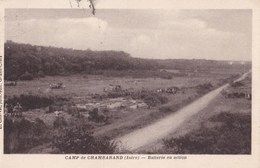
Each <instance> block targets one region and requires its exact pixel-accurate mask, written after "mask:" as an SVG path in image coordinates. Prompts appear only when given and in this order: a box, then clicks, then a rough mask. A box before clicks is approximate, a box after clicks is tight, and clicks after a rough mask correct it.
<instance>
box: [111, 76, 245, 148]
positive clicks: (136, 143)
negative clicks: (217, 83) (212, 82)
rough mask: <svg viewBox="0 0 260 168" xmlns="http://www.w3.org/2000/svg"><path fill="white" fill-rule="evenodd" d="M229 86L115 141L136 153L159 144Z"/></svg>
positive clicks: (121, 146) (241, 78)
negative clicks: (148, 146)
mask: <svg viewBox="0 0 260 168" xmlns="http://www.w3.org/2000/svg"><path fill="white" fill-rule="evenodd" d="M248 73H249V72H248ZM248 73H245V74H244V75H242V76H241V77H240V78H239V79H237V80H235V81H236V82H237V81H240V80H243V79H244V78H245V77H246V76H247V75H248ZM227 86H228V84H225V85H223V86H221V87H219V88H217V89H215V90H213V91H211V92H209V93H208V94H206V95H204V96H203V97H201V98H199V99H197V100H196V101H194V102H192V103H191V104H189V105H187V106H186V107H184V108H182V109H180V110H178V111H177V112H175V113H174V114H171V115H169V116H167V117H166V118H163V119H160V120H159V121H157V122H155V123H153V124H151V125H148V126H146V127H144V128H141V129H139V130H136V131H134V132H132V133H129V134H126V135H124V136H122V137H119V138H117V139H115V141H116V142H119V144H120V149H121V150H129V151H136V150H137V149H139V148H142V147H144V146H147V145H149V144H153V143H155V142H158V141H160V140H162V139H163V138H164V137H166V136H167V135H168V134H170V133H171V132H173V131H175V130H176V129H177V128H178V127H179V126H180V125H181V124H183V123H184V122H185V121H186V120H187V119H189V118H190V117H192V116H193V115H194V114H196V113H198V112H200V111H201V110H203V109H204V108H205V107H207V105H208V104H209V103H210V102H211V101H212V100H213V99H214V98H215V97H216V96H217V95H218V94H219V93H220V92H221V91H222V90H223V89H224V88H226V87H227Z"/></svg>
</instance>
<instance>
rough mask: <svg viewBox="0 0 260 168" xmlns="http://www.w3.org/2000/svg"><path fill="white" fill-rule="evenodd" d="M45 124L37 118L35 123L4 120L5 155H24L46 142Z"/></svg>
mask: <svg viewBox="0 0 260 168" xmlns="http://www.w3.org/2000/svg"><path fill="white" fill-rule="evenodd" d="M46 129H47V127H46V125H45V123H44V122H43V121H42V120H40V119H39V118H37V119H36V120H35V121H34V122H31V121H29V120H27V119H24V118H22V119H17V120H13V119H11V118H8V117H5V120H4V153H23V152H24V151H25V150H28V149H30V148H32V147H34V146H37V145H40V144H41V143H43V142H44V141H45V140H46V137H44V133H45V132H46Z"/></svg>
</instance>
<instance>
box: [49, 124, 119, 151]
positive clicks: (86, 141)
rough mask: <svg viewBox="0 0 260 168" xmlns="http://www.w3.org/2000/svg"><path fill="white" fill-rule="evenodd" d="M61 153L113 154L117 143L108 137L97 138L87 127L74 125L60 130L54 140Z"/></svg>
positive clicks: (54, 145)
mask: <svg viewBox="0 0 260 168" xmlns="http://www.w3.org/2000/svg"><path fill="white" fill-rule="evenodd" d="M52 145H53V147H54V148H57V149H58V151H59V153H66V154H72V153H73V154H113V153H115V151H116V144H115V143H114V142H110V141H109V140H108V139H107V138H104V139H96V138H94V137H93V136H92V134H90V133H89V132H88V130H87V128H85V127H72V128H67V129H63V130H60V134H59V135H57V136H55V137H54V138H53V141H52Z"/></svg>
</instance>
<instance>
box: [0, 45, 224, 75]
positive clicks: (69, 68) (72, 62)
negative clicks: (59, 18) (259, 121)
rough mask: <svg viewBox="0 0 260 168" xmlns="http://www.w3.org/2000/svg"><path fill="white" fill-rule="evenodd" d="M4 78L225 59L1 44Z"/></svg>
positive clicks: (201, 66) (220, 64) (213, 64)
mask: <svg viewBox="0 0 260 168" xmlns="http://www.w3.org/2000/svg"><path fill="white" fill-rule="evenodd" d="M4 52H5V57H4V75H5V80H18V79H25V80H26V79H27V80H29V79H33V78H38V77H44V76H45V75H50V76H54V75H70V74H78V73H82V74H96V73H97V72H100V71H104V70H106V71H107V70H112V71H125V70H137V71H139V70H159V69H178V70H183V69H186V70H194V69H196V70H208V69H211V68H226V67H227V66H228V64H227V62H224V61H211V60H184V59H173V60H159V59H141V58H134V57H131V56H130V54H128V53H126V52H124V51H92V50H89V49H88V50H75V49H65V48H57V47H46V46H33V45H30V44H19V43H15V42H12V41H7V42H6V43H5V48H4Z"/></svg>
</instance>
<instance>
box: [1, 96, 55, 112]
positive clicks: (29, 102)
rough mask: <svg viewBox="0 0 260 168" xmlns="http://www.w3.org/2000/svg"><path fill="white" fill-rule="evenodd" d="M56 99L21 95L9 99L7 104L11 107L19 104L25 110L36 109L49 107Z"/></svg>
mask: <svg viewBox="0 0 260 168" xmlns="http://www.w3.org/2000/svg"><path fill="white" fill-rule="evenodd" d="M53 102H54V99H53V98H50V97H42V96H38V95H23V94H22V95H20V96H19V97H17V96H14V97H12V98H10V99H8V100H7V101H6V102H5V103H7V104H8V105H9V106H10V107H11V106H12V107H14V106H15V105H16V104H17V103H20V104H21V106H22V108H23V110H29V109H36V108H41V107H47V106H49V105H51V104H53Z"/></svg>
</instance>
